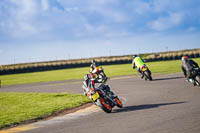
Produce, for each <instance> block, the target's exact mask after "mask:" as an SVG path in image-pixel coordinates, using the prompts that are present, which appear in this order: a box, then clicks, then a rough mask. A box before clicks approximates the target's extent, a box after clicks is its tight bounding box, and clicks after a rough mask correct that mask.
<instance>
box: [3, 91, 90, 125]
mask: <svg viewBox="0 0 200 133" xmlns="http://www.w3.org/2000/svg"><path fill="white" fill-rule="evenodd" d="M89 101H90V100H89V99H88V98H87V97H86V96H83V95H78V94H63V93H59V94H44V93H0V128H2V127H5V126H6V125H11V124H17V123H20V122H22V121H26V120H33V119H36V118H40V117H43V116H47V115H50V114H51V113H53V112H55V111H57V110H63V109H69V108H72V107H77V106H80V105H81V104H83V103H87V102H89Z"/></svg>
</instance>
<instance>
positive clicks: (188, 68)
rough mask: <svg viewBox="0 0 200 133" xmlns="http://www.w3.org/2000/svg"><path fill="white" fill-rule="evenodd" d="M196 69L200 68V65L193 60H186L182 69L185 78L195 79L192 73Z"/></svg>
mask: <svg viewBox="0 0 200 133" xmlns="http://www.w3.org/2000/svg"><path fill="white" fill-rule="evenodd" d="M195 67H197V68H198V67H199V65H198V64H197V63H196V62H194V61H193V60H190V59H185V60H183V61H182V65H181V68H182V70H183V73H184V75H185V77H187V79H189V78H193V77H192V75H191V72H192V71H193V69H194V68H195Z"/></svg>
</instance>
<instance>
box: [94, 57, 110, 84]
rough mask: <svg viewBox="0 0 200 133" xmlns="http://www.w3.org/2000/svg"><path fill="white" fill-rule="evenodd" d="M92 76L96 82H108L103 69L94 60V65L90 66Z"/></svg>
mask: <svg viewBox="0 0 200 133" xmlns="http://www.w3.org/2000/svg"><path fill="white" fill-rule="evenodd" d="M90 74H91V77H92V78H93V79H95V82H98V83H106V81H107V77H106V74H105V73H104V70H103V68H102V67H99V66H98V64H97V63H96V61H95V60H92V64H91V65H90Z"/></svg>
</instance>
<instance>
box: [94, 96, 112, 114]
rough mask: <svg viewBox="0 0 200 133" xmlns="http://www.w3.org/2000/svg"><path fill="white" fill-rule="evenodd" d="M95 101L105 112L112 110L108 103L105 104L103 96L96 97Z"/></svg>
mask: <svg viewBox="0 0 200 133" xmlns="http://www.w3.org/2000/svg"><path fill="white" fill-rule="evenodd" d="M97 103H98V106H99V107H100V108H101V109H102V110H103V111H105V112H106V113H110V112H111V111H112V107H111V106H110V104H107V103H106V102H105V100H104V99H103V98H100V99H97Z"/></svg>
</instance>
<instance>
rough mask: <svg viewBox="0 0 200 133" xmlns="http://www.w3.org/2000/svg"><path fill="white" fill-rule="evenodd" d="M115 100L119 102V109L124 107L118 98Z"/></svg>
mask: <svg viewBox="0 0 200 133" xmlns="http://www.w3.org/2000/svg"><path fill="white" fill-rule="evenodd" d="M114 100H115V101H116V102H117V107H119V108H122V107H123V104H122V102H121V100H119V98H117V97H116V98H115V99H114Z"/></svg>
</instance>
